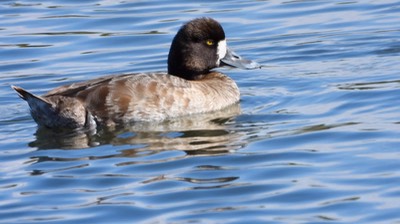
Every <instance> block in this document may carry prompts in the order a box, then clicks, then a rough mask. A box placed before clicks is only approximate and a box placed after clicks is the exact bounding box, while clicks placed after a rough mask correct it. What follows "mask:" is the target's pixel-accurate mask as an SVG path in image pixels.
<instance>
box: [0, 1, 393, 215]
mask: <svg viewBox="0 0 400 224" xmlns="http://www.w3.org/2000/svg"><path fill="white" fill-rule="evenodd" d="M202 16H208V17H213V18H215V19H217V20H218V21H220V22H221V23H222V25H223V27H224V28H225V32H226V34H227V36H228V42H229V44H230V46H231V48H233V49H234V50H235V51H236V52H238V53H240V54H241V55H242V56H244V57H247V58H249V59H253V60H256V61H258V62H259V63H261V64H263V65H264V67H263V68H262V69H259V70H252V71H245V70H239V69H228V68H222V69H220V70H221V71H222V72H224V73H226V74H229V76H231V77H232V78H233V79H234V80H236V82H237V83H238V85H239V87H240V89H241V93H242V96H241V99H242V100H241V103H240V109H241V113H240V114H239V115H237V111H238V110H239V108H231V110H230V111H224V112H220V113H216V114H214V115H210V116H208V115H207V116H198V117H193V118H191V119H190V120H188V119H186V120H184V119H182V120H177V121H173V122H165V123H162V124H154V125H140V126H139V125H138V126H132V127H127V128H124V129H118V130H100V131H99V132H98V133H96V134H94V135H91V134H89V133H75V134H68V135H67V134H62V135H61V134H57V133H53V132H48V131H46V130H38V129H37V126H36V124H35V123H34V121H33V120H32V118H31V117H30V115H29V109H28V106H27V104H26V103H25V102H23V101H22V100H20V99H19V98H18V96H17V95H16V94H15V92H13V90H12V89H11V88H10V85H18V86H22V87H24V88H26V89H29V90H31V91H32V92H34V93H38V94H42V93H45V92H46V91H48V90H50V89H52V88H55V87H57V86H59V85H62V84H67V83H71V82H77V81H82V80H88V79H91V78H95V77H99V76H102V75H106V74H114V73H120V72H150V71H165V70H166V57H167V53H168V49H169V45H170V42H171V39H172V38H173V36H174V35H175V33H176V31H177V30H178V29H179V27H180V26H181V25H182V23H184V22H186V21H188V20H190V19H193V18H196V17H202ZM399 24H400V2H398V1H385V0H382V1H381V0H380V1H306V0H303V1H250V0H244V1H199V2H194V1H161V0H159V1H111V0H102V1H101V0H81V1H67V0H48V1H44V0H20V1H8V0H3V1H1V2H0V93H1V94H0V113H1V116H0V127H1V128H0V222H1V223H139V222H140V223H400V212H399V211H400V210H399V209H400V166H399V162H400V26H399Z"/></svg>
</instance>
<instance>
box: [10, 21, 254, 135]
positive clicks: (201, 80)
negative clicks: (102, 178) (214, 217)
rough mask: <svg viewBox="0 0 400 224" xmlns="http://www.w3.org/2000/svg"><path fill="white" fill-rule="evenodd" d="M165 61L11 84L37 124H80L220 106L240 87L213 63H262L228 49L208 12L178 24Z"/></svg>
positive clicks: (159, 117) (235, 98)
mask: <svg viewBox="0 0 400 224" xmlns="http://www.w3.org/2000/svg"><path fill="white" fill-rule="evenodd" d="M167 63H168V72H154V73H151V72H150V73H126V74H114V75H107V76H104V77H100V78H96V79H92V80H88V81H83V82H78V83H72V84H67V85H63V86H60V87H57V88H55V89H53V90H50V91H49V92H47V93H46V94H44V95H42V96H39V95H35V94H33V93H31V92H29V91H27V90H25V89H23V88H21V87H18V86H11V87H12V88H13V89H14V90H15V91H16V92H17V94H18V96H19V97H20V98H22V99H23V100H25V101H26V102H27V103H28V105H29V107H30V113H31V116H32V118H33V119H34V120H35V122H36V123H37V124H38V126H43V127H46V128H50V129H56V128H67V129H81V128H94V127H97V126H99V125H105V126H115V125H117V124H126V123H134V122H157V121H164V120H167V119H173V118H176V117H182V116H190V115H193V114H201V113H212V112H215V111H219V110H222V109H224V108H226V107H229V106H231V105H233V104H237V103H238V102H239V100H240V91H239V88H238V86H237V84H236V83H235V81H234V80H233V79H232V78H230V77H228V76H227V75H225V74H223V73H221V72H218V71H215V70H214V69H215V68H217V67H221V66H230V67H236V68H241V69H255V68H260V65H259V64H258V63H257V62H255V61H251V60H247V59H244V58H242V57H240V56H239V55H238V54H236V53H235V52H234V51H232V50H231V49H230V48H229V47H228V46H227V41H226V37H225V32H224V29H223V28H222V26H221V24H220V23H219V22H217V21H216V20H215V19H212V18H208V17H202V18H196V19H193V20H190V21H189V22H187V23H185V24H183V25H182V26H181V28H180V29H179V30H178V32H177V34H176V35H175V37H174V38H173V40H172V44H171V47H170V50H169V54H168V60H167Z"/></svg>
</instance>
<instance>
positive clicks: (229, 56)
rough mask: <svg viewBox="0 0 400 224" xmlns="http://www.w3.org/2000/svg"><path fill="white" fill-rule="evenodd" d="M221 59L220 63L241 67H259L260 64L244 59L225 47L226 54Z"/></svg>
mask: <svg viewBox="0 0 400 224" xmlns="http://www.w3.org/2000/svg"><path fill="white" fill-rule="evenodd" d="M221 61H222V64H221V65H228V66H232V67H236V68H241V69H257V68H261V65H260V64H258V63H257V62H255V61H251V60H247V59H244V58H242V57H240V56H239V55H238V54H236V53H235V52H234V51H232V50H231V49H229V48H227V49H226V55H225V57H224V58H222V59H221Z"/></svg>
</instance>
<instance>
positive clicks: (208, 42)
mask: <svg viewBox="0 0 400 224" xmlns="http://www.w3.org/2000/svg"><path fill="white" fill-rule="evenodd" d="M206 44H207V45H208V46H212V45H214V41H213V40H207V41H206Z"/></svg>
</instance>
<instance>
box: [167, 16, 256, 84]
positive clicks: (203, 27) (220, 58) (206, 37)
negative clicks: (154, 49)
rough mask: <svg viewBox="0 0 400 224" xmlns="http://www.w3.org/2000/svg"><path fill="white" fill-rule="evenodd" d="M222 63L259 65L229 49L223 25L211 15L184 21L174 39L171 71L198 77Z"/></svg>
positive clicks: (185, 75)
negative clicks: (210, 16)
mask: <svg viewBox="0 0 400 224" xmlns="http://www.w3.org/2000/svg"><path fill="white" fill-rule="evenodd" d="M221 62H222V63H223V64H224V65H230V66H233V67H240V68H245V69H252V68H256V67H259V65H258V64H257V63H255V62H252V61H248V60H245V59H242V58H240V56H238V55H237V54H235V53H234V52H232V51H230V50H229V48H228V47H227V45H226V39H225V32H224V30H223V28H222V26H221V24H219V23H218V22H217V21H215V20H214V19H211V18H198V19H194V20H192V21H189V22H188V23H186V24H184V25H183V26H182V27H181V28H180V30H179V31H178V33H177V34H176V36H175V38H174V40H173V41H172V44H171V48H170V51H169V55H168V73H169V74H171V75H175V76H178V77H181V78H184V79H187V80H196V79H199V78H200V77H202V75H205V74H208V73H209V72H210V70H211V69H213V68H216V67H218V66H220V65H221V64H222V63H221Z"/></svg>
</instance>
